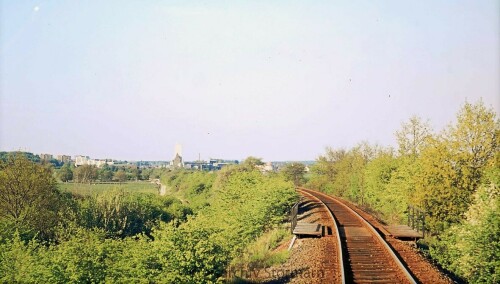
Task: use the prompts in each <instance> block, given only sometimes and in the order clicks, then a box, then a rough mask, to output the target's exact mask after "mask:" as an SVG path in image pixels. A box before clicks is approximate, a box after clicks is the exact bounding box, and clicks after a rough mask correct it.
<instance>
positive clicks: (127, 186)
mask: <svg viewBox="0 0 500 284" xmlns="http://www.w3.org/2000/svg"><path fill="white" fill-rule="evenodd" d="M59 188H60V189H61V190H63V191H68V192H71V193H74V194H81V195H89V194H94V193H102V192H105V191H108V190H116V189H118V190H124V191H126V192H138V193H155V194H156V193H158V187H157V185H155V184H153V183H150V182H146V181H137V182H126V183H121V184H119V183H114V184H88V183H59Z"/></svg>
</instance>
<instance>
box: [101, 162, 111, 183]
mask: <svg viewBox="0 0 500 284" xmlns="http://www.w3.org/2000/svg"><path fill="white" fill-rule="evenodd" d="M98 176H99V180H100V181H111V180H112V179H113V172H112V171H111V168H110V167H109V165H108V164H104V165H103V166H102V167H101V168H100V169H99V170H98Z"/></svg>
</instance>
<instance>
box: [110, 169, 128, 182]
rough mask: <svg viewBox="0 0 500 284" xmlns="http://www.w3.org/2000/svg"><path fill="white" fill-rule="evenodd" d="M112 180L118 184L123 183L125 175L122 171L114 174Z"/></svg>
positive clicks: (125, 178)
mask: <svg viewBox="0 0 500 284" xmlns="http://www.w3.org/2000/svg"><path fill="white" fill-rule="evenodd" d="M113 179H114V180H115V181H118V182H125V181H126V180H127V174H126V173H125V171H123V170H119V171H117V172H115V174H114V175H113Z"/></svg>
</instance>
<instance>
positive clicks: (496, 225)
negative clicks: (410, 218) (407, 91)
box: [307, 101, 500, 283]
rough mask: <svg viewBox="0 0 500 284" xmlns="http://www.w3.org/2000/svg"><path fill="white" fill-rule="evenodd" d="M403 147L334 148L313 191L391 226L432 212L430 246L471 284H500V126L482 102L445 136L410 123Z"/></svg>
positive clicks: (315, 174)
mask: <svg viewBox="0 0 500 284" xmlns="http://www.w3.org/2000/svg"><path fill="white" fill-rule="evenodd" d="M396 139H397V143H398V148H397V149H396V150H395V149H392V148H387V147H381V146H379V145H370V144H369V143H367V142H362V143H360V144H359V145H357V146H356V147H354V148H352V149H333V148H327V149H326V153H325V154H323V155H321V156H320V157H319V158H318V159H317V162H316V164H315V165H314V166H313V167H312V169H311V174H310V179H309V181H308V184H307V186H309V187H311V188H315V189H320V190H322V191H324V192H327V193H329V194H333V195H336V196H340V197H343V198H345V199H348V200H350V201H353V202H355V203H357V204H359V205H361V206H363V207H365V208H366V209H367V210H371V211H372V212H376V213H378V214H379V217H380V218H382V219H383V220H385V221H386V222H388V223H399V224H401V223H405V222H406V218H407V212H406V210H407V207H408V205H412V206H416V207H418V208H420V209H422V210H425V212H426V220H425V221H426V227H427V230H428V231H429V232H430V233H431V234H430V235H429V236H427V238H426V239H425V240H424V241H423V242H422V245H423V247H428V248H429V249H428V250H427V251H426V253H427V254H429V255H430V257H431V258H433V259H434V260H435V261H436V262H437V263H438V264H439V265H441V266H442V267H443V268H444V269H447V270H449V271H451V272H452V273H454V274H455V275H457V276H458V277H460V278H462V279H463V280H464V281H468V282H471V283H498V282H499V281H500V199H499V193H500V190H499V186H500V151H499V149H500V122H499V119H498V117H497V115H496V113H495V112H494V110H493V109H490V108H487V107H486V106H485V105H484V104H483V103H482V102H481V101H479V102H477V103H475V104H471V103H465V104H464V105H463V106H462V107H461V109H460V110H459V111H458V113H457V116H456V120H455V121H454V122H453V123H451V124H450V125H448V126H447V127H446V128H445V129H443V130H441V131H438V132H436V131H433V130H432V129H431V127H430V124H429V123H428V122H426V121H424V120H422V119H421V118H419V117H416V116H414V117H411V118H410V119H409V120H408V121H407V122H404V123H403V124H402V127H401V129H400V130H398V131H397V132H396Z"/></svg>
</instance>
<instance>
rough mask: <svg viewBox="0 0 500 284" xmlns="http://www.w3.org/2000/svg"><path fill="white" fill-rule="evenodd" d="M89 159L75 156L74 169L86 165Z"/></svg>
mask: <svg viewBox="0 0 500 284" xmlns="http://www.w3.org/2000/svg"><path fill="white" fill-rule="evenodd" d="M89 160H90V157H89V156H80V155H78V156H75V167H78V166H83V165H88V164H89Z"/></svg>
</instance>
